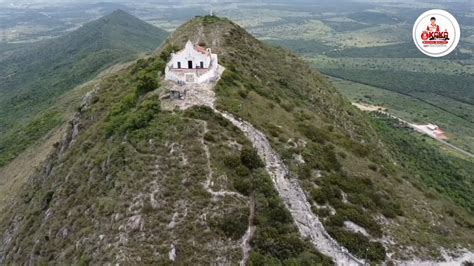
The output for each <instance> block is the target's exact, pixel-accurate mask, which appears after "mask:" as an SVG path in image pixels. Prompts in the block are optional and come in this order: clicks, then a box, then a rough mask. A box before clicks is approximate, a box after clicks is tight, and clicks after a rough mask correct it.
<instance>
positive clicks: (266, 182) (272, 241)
mask: <svg viewBox="0 0 474 266" xmlns="http://www.w3.org/2000/svg"><path fill="white" fill-rule="evenodd" d="M185 115H186V116H188V117H191V118H193V119H197V120H204V121H206V123H207V126H208V129H209V135H212V136H213V138H212V140H208V141H207V145H209V146H210V152H211V159H212V160H211V162H212V166H213V171H214V175H225V176H226V177H227V179H228V180H229V183H230V184H232V187H233V188H234V189H235V190H236V191H238V192H239V193H241V194H243V195H245V196H248V197H249V198H250V204H254V208H255V213H254V214H253V215H254V216H253V217H250V219H251V223H252V224H254V225H255V226H256V232H255V235H254V237H253V238H252V246H253V247H254V249H253V250H252V254H251V256H250V261H249V263H250V265H262V263H263V264H268V263H276V264H283V265H293V264H292V263H294V262H301V263H306V264H314V263H318V264H319V263H322V264H325V265H330V264H332V262H331V260H330V259H329V258H327V257H325V256H323V255H321V254H320V253H319V252H317V251H316V250H314V247H313V246H312V245H311V244H310V243H307V242H305V241H303V240H301V238H300V236H299V233H298V230H297V228H296V226H295V225H294V224H293V219H292V218H291V215H290V213H289V211H288V210H287V209H286V208H285V206H284V205H283V202H282V201H281V199H280V198H279V195H278V193H277V192H276V191H275V189H274V188H273V183H272V180H271V179H270V176H268V174H267V173H266V171H265V169H264V168H263V167H264V164H263V162H262V160H261V159H260V157H259V156H258V155H257V152H256V150H255V149H254V148H252V147H251V144H250V143H249V141H248V140H247V139H245V137H243V135H242V133H241V132H240V131H239V130H238V129H237V128H235V127H234V126H232V125H231V124H230V123H229V122H228V121H227V120H224V119H223V118H222V117H220V116H218V115H216V114H214V113H213V111H212V110H210V109H209V108H206V107H195V108H192V109H190V110H188V111H186V113H185ZM230 139H237V141H238V142H239V143H241V144H242V145H243V147H242V148H241V150H240V151H239V150H238V149H232V148H230V147H228V146H227V145H223V144H224V143H225V142H226V141H228V140H230ZM223 155H224V158H225V159H224V160H222V159H221V158H222V156H223ZM216 181H217V180H216ZM219 185H222V186H224V185H225V184H214V187H219ZM248 223H249V210H248V209H247V210H246V213H245V215H243V213H242V212H241V211H239V212H232V213H224V214H223V217H222V218H220V219H218V220H217V221H215V222H213V223H211V225H212V226H213V227H214V228H215V229H216V230H217V231H218V232H219V233H221V234H223V235H225V236H227V237H230V238H232V239H236V240H239V239H241V238H242V236H243V234H244V233H245V231H246V230H247V227H248Z"/></svg>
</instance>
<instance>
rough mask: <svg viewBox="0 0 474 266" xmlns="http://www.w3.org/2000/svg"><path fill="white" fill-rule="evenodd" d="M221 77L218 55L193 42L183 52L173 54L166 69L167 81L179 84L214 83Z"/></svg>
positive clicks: (189, 42)
mask: <svg viewBox="0 0 474 266" xmlns="http://www.w3.org/2000/svg"><path fill="white" fill-rule="evenodd" d="M219 76H220V73H219V62H218V59H217V54H213V53H212V52H211V49H210V48H204V47H202V46H199V45H197V44H196V45H194V44H193V43H192V42H191V41H188V42H187V43H186V46H185V47H184V49H183V50H181V51H179V52H176V53H172V54H171V59H170V61H169V62H168V64H167V65H166V69H165V80H172V81H175V82H177V83H179V84H191V83H198V84H199V83H206V82H212V81H215V80H217V79H218V78H219Z"/></svg>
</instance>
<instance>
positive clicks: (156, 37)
mask: <svg viewBox="0 0 474 266" xmlns="http://www.w3.org/2000/svg"><path fill="white" fill-rule="evenodd" d="M166 35H167V33H166V32H164V31H162V30H160V29H158V28H155V27H153V26H151V25H149V24H146V23H144V22H142V21H140V20H139V19H137V18H135V17H132V16H131V15H128V14H127V13H125V12H123V11H116V12H114V13H112V14H111V15H109V16H106V17H103V18H101V19H99V20H97V21H93V22H90V23H88V24H86V25H84V26H83V27H81V28H79V29H78V30H76V31H74V32H71V33H69V34H68V35H66V36H63V37H59V38H57V39H53V40H48V41H43V42H38V43H35V44H32V45H23V46H21V47H20V48H17V49H14V50H13V52H12V53H10V54H8V55H7V56H5V57H0V76H1V78H0V95H2V97H1V98H0V114H1V115H0V167H2V166H4V165H5V164H6V163H8V162H9V161H10V160H12V159H14V158H15V157H16V156H17V155H18V154H19V153H20V152H21V151H23V150H24V149H25V148H27V147H28V146H29V145H30V144H31V143H33V142H35V141H36V140H38V139H39V138H41V137H42V136H44V134H45V133H47V132H49V131H50V130H51V129H52V128H54V127H55V126H57V125H58V124H59V123H60V122H63V121H64V120H63V119H69V118H62V117H61V116H60V115H58V114H55V115H54V119H51V117H52V116H53V115H51V114H49V113H48V111H45V110H46V109H48V107H50V106H52V105H54V103H55V101H56V100H57V99H58V97H59V96H60V95H62V94H63V93H65V92H67V91H70V90H72V89H73V88H74V87H75V86H77V85H79V84H81V83H83V82H85V81H88V80H89V79H91V78H93V77H94V76H96V75H97V74H98V73H99V72H100V71H102V70H104V69H106V68H107V67H108V66H110V65H113V64H116V63H119V62H124V61H127V60H131V59H133V58H135V57H136V56H137V55H138V54H139V53H144V52H150V51H153V50H154V49H155V48H156V47H158V46H159V45H160V43H161V42H162V41H163V39H164V38H165V37H166ZM6 47H7V48H8V47H9V46H6ZM7 48H5V49H7ZM140 79H141V80H142V82H143V84H141V85H140V86H141V89H142V90H143V91H146V90H148V89H150V87H153V86H154V85H156V84H153V83H150V82H152V78H150V77H140ZM38 121H39V122H38ZM42 121H43V122H42Z"/></svg>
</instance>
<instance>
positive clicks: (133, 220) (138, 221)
mask: <svg viewBox="0 0 474 266" xmlns="http://www.w3.org/2000/svg"><path fill="white" fill-rule="evenodd" d="M144 225H145V222H144V220H143V218H142V216H141V215H134V216H132V217H130V218H128V221H127V225H126V226H125V231H126V232H127V233H132V232H138V231H143V227H144Z"/></svg>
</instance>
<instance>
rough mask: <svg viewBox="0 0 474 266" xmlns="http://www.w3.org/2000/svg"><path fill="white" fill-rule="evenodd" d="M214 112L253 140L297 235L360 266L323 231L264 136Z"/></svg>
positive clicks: (334, 256)
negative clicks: (294, 225)
mask: <svg viewBox="0 0 474 266" xmlns="http://www.w3.org/2000/svg"><path fill="white" fill-rule="evenodd" d="M215 111H216V112H217V113H219V114H220V115H222V116H223V117H224V118H226V119H227V120H229V121H230V122H231V123H232V124H233V125H235V126H236V127H238V128H239V129H240V130H241V131H242V132H243V133H244V134H245V136H246V137H247V138H248V139H249V140H250V142H252V144H253V146H254V147H255V149H256V150H257V152H258V155H259V156H260V157H261V158H262V159H263V161H264V162H265V165H266V170H267V172H268V173H269V174H270V176H271V178H272V180H273V183H274V185H275V188H276V189H277V191H278V193H279V194H280V197H281V199H282V200H283V202H284V203H285V206H286V207H287V209H288V210H289V211H290V213H291V215H292V216H293V219H294V220H295V223H296V226H297V227H298V230H299V232H300V234H301V235H302V236H303V237H304V238H308V239H309V240H310V241H311V243H313V245H314V246H315V247H316V249H318V250H319V251H320V252H321V253H323V254H325V255H327V256H329V257H331V258H332V259H333V260H334V262H335V263H336V264H337V265H362V264H363V261H362V260H359V259H357V258H356V257H354V256H353V255H351V254H350V253H349V252H348V251H347V250H345V249H344V248H343V247H341V246H340V245H339V244H338V243H337V242H336V241H335V240H334V239H333V238H332V237H331V236H329V234H328V233H327V232H326V230H325V229H324V227H323V225H322V224H321V222H320V221H319V219H318V217H317V216H316V215H315V214H314V213H313V212H312V211H311V205H310V203H309V202H308V200H307V199H306V195H305V193H304V192H303V190H302V189H301V187H300V186H299V184H298V181H297V180H296V179H293V178H291V177H290V174H289V171H288V169H287V168H286V166H285V164H284V163H283V162H282V160H281V159H280V157H279V156H278V154H277V153H276V152H275V151H274V150H273V149H272V147H271V145H270V143H269V141H268V140H267V138H266V137H265V135H264V134H263V133H262V132H260V131H258V130H257V129H256V128H255V127H253V126H252V125H251V124H250V123H248V122H245V121H242V120H240V119H237V118H235V117H234V116H233V115H231V114H229V113H226V112H221V111H218V110H215Z"/></svg>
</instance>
